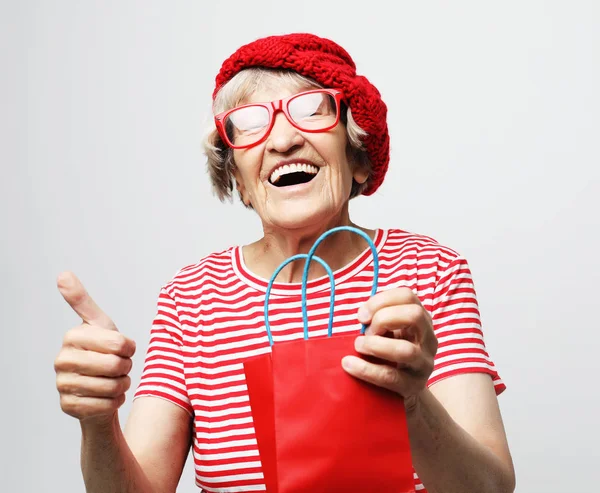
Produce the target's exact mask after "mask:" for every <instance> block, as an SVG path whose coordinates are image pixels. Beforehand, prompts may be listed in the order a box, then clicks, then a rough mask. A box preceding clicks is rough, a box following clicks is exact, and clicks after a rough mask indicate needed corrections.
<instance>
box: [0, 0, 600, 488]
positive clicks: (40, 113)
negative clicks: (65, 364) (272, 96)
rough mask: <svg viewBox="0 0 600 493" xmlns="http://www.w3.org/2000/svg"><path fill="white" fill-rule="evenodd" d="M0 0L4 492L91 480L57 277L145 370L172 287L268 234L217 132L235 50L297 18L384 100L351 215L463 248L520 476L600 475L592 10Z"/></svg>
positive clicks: (534, 484)
mask: <svg viewBox="0 0 600 493" xmlns="http://www.w3.org/2000/svg"><path fill="white" fill-rule="evenodd" d="M0 5H1V7H0V67H1V74H2V75H1V76H0V142H1V145H0V164H1V166H2V168H1V171H2V173H1V175H0V197H1V199H0V200H1V201H2V207H1V210H0V220H1V231H2V242H1V245H2V246H1V249H2V250H1V259H2V260H1V274H2V286H1V288H0V289H1V290H2V291H1V293H2V295H1V297H0V299H1V300H2V301H1V303H2V305H1V308H2V327H3V331H2V337H3V341H2V345H1V346H0V364H1V365H2V367H1V374H2V376H3V378H2V393H1V395H2V404H1V408H2V433H1V438H0V450H1V454H2V485H3V486H2V490H3V491H7V492H8V491H10V492H34V491H61V492H65V493H68V492H79V491H82V490H83V486H82V481H81V475H80V472H79V427H78V424H77V422H76V421H75V420H73V419H72V418H70V417H68V416H66V415H64V414H62V413H61V411H60V408H59V403H58V395H57V392H56V389H55V386H54V371H53V367H52V365H53V360H54V358H55V356H56V354H57V352H58V350H59V348H60V344H61V339H62V336H63V333H64V332H65V331H66V330H67V329H69V328H70V327H72V326H74V325H76V324H77V323H78V320H77V317H76V316H75V315H74V314H73V313H71V312H70V310H69V309H68V307H67V305H66V304H65V303H64V302H63V301H62V299H61V297H60V295H59V294H58V292H57V291H56V288H55V279H56V276H57V274H58V273H59V272H60V271H62V270H66V269H69V270H73V271H75V272H76V273H77V274H78V275H79V276H80V278H81V279H82V280H83V282H84V284H85V285H86V286H87V288H88V290H89V291H90V292H91V294H92V295H93V296H94V297H95V298H96V300H97V302H98V303H99V304H100V305H101V306H102V307H104V309H105V310H106V311H107V312H108V313H109V314H110V315H111V316H112V317H113V318H114V319H115V321H116V322H117V325H118V326H119V327H120V328H121V330H122V331H123V332H125V333H126V334H127V335H129V336H130V337H133V338H134V339H136V340H137V342H138V354H137V356H136V359H135V367H134V371H133V378H134V381H135V382H137V381H138V378H139V374H140V371H141V366H142V362H143V356H144V351H145V348H146V345H147V339H148V332H149V327H150V323H151V320H152V317H153V315H154V311H155V299H156V296H157V294H158V290H159V288H160V287H161V286H162V285H163V283H165V282H166V281H168V280H169V279H170V277H171V276H172V275H173V274H174V273H175V271H176V270H178V269H179V268H180V267H183V266H184V265H187V264H190V263H193V262H195V261H197V260H198V259H200V258H201V257H202V256H204V255H206V254H208V253H210V252H212V251H215V250H219V249H223V248H226V247H228V246H230V245H232V244H239V243H247V242H249V241H252V240H254V239H256V238H257V237H258V236H259V235H260V232H261V231H260V224H259V222H258V220H257V218H256V217H255V216H254V214H253V212H251V211H247V210H244V208H243V207H242V206H241V205H240V204H239V203H235V204H233V205H229V204H221V203H219V202H218V201H217V200H216V199H215V198H214V197H213V196H212V194H211V190H210V186H209V182H208V177H207V175H206V171H205V166H204V164H205V163H204V157H203V155H202V153H201V147H200V137H201V135H202V132H203V128H204V125H205V123H206V121H207V119H208V118H209V117H210V113H209V110H210V95H211V93H212V88H213V81H214V77H215V75H216V73H217V71H218V68H219V66H220V63H221V62H222V61H223V60H224V59H225V58H226V57H227V56H228V55H229V54H230V53H232V52H233V51H234V50H235V49H236V48H237V47H238V46H240V45H241V44H244V43H247V42H249V41H251V40H253V39H255V38H257V37H262V36H265V35H269V34H280V33H286V32H294V31H305V32H306V31H309V32H314V33H316V34H319V35H321V36H325V37H330V38H331V39H333V40H335V41H336V42H338V43H340V44H341V45H342V46H344V47H345V48H346V49H347V50H348V51H349V52H350V53H351V55H352V56H353V58H354V59H355V61H356V63H357V65H358V69H359V72H360V73H362V74H365V75H366V76H367V77H368V78H369V79H370V80H371V81H372V82H373V83H374V84H375V85H376V86H377V87H378V88H379V89H380V91H381V92H382V94H383V97H384V100H385V101H386V103H387V104H388V107H389V126H390V133H391V136H392V160H391V165H390V171H389V174H388V176H387V179H386V182H385V184H384V185H383V186H382V187H381V189H380V191H379V192H378V193H377V194H376V195H375V196H372V197H368V198H360V199H357V200H355V201H353V203H352V208H351V210H352V215H353V219H354V220H355V221H356V222H358V223H359V224H362V225H364V226H370V227H400V228H404V229H408V230H412V231H415V232H419V233H423V234H427V235H430V236H433V237H435V238H437V239H438V240H439V241H440V242H442V243H445V244H447V245H448V246H451V247H453V248H455V249H457V250H458V251H459V252H461V253H462V254H463V255H464V256H465V257H466V258H467V259H468V260H469V262H470V265H471V267H472V270H473V274H474V277H475V282H476V286H477V291H478V296H479V301H480V305H481V311H482V317H483V323H484V327H485V335H486V342H487V344H488V348H489V351H490V353H491V355H492V357H493V358H494V360H495V362H496V364H497V366H498V368H499V370H500V372H501V376H502V377H503V379H504V380H505V382H506V384H507V385H508V390H507V391H506V392H505V393H504V394H503V395H502V396H501V397H500V403H501V407H502V411H503V415H504V419H505V423H506V428H507V432H508V436H509V440H510V445H511V449H512V453H513V457H514V460H515V464H516V468H517V480H518V487H517V491H519V492H521V493H530V492H544V493H552V492H565V491H593V490H595V489H596V488H597V486H598V464H600V457H599V455H600V454H599V453H598V439H599V438H600V437H599V431H598V430H599V427H598V421H597V420H598V417H599V415H600V412H599V411H600V409H599V407H600V406H599V405H598V394H597V389H598V383H597V378H596V376H597V374H598V360H597V357H596V354H597V348H596V345H597V341H598V319H597V312H598V305H599V304H598V299H599V296H598V293H599V289H600V288H599V285H600V277H599V270H600V269H599V261H598V255H599V250H600V241H599V237H598V235H599V232H598V225H599V219H598V215H599V213H600V204H599V200H598V194H599V192H600V159H599V158H600V152H599V136H600V132H599V131H600V125H599V113H600V98H599V96H598V93H599V90H598V88H599V87H600V80H599V79H600V77H599V72H600V69H599V61H600V60H599V56H598V55H599V53H598V52H599V30H600V15H599V11H600V8H599V6H598V3H597V2H595V1H587V2H585V1H570V2H558V1H546V2H542V1H526V0H524V1H520V2H511V1H506V2H480V1H477V2H476V1H468V2H467V1H456V2H442V1H430V2H391V1H377V0H369V1H368V2H361V1H357V0H355V1H345V2H333V1H330V2H325V1H323V0H319V1H313V0H304V1H303V2H301V3H300V2H296V3H291V2H284V1H281V0H279V1H275V0H274V1H271V2H268V1H265V0H255V1H252V2H247V1H237V0H236V1H222V2H216V1H213V2H207V1H200V0H197V1H170V2H167V1H162V2H161V1H156V0H144V1H95V2H94V1H75V0H73V1H66V0H64V1H58V0H57V1H37V2H36V1H9V0H4V1H2V2H1V3H0ZM129 406H130V399H129V401H128V402H127V404H126V405H125V406H124V408H123V416H125V415H126V414H127V412H128V410H129ZM178 491H180V492H184V493H186V492H187V493H192V492H195V491H197V489H196V488H195V486H194V479H193V471H192V469H191V468H190V467H189V464H188V467H187V468H186V470H185V471H184V475H183V478H182V481H181V485H180V488H179V490H178Z"/></svg>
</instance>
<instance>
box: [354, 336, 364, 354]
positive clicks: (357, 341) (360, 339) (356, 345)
mask: <svg viewBox="0 0 600 493" xmlns="http://www.w3.org/2000/svg"><path fill="white" fill-rule="evenodd" d="M364 345H365V337H364V336H358V337H357V338H356V339H355V341H354V349H356V350H357V351H360V350H361V349H362V348H363V346H364Z"/></svg>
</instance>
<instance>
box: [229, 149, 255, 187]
mask: <svg viewBox="0 0 600 493" xmlns="http://www.w3.org/2000/svg"><path fill="white" fill-rule="evenodd" d="M256 151H257V149H256V148H251V149H247V150H244V149H240V150H234V151H233V162H234V164H235V167H236V168H237V170H238V172H239V173H240V175H241V176H242V178H243V179H244V180H246V181H247V180H251V179H253V178H255V177H256V176H257V174H258V173H259V172H260V163H261V155H262V154H261V153H259V152H256Z"/></svg>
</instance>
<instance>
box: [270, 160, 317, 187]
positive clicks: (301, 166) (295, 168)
mask: <svg viewBox="0 0 600 493" xmlns="http://www.w3.org/2000/svg"><path fill="white" fill-rule="evenodd" d="M299 171H302V172H304V173H310V174H311V175H316V174H317V173H318V172H319V168H317V167H316V166H314V165H312V164H306V163H292V164H284V165H283V166H280V167H279V168H277V169H276V170H275V171H273V173H271V176H270V178H269V181H270V182H271V183H273V184H274V183H277V181H278V180H279V178H281V177H282V176H283V175H289V174H290V173H297V172H299Z"/></svg>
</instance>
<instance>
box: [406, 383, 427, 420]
mask: <svg viewBox="0 0 600 493" xmlns="http://www.w3.org/2000/svg"><path fill="white" fill-rule="evenodd" d="M425 392H427V389H423V390H422V391H421V392H419V393H418V394H413V395H410V396H408V397H405V398H404V409H405V411H406V417H407V418H410V417H413V416H416V415H418V414H419V411H420V409H421V404H422V399H423V394H424V393H425Z"/></svg>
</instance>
